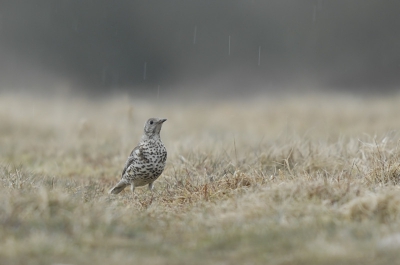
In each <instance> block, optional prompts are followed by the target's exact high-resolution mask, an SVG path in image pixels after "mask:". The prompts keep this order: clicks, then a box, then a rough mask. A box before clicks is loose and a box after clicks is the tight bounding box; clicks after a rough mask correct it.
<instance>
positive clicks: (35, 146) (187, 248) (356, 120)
mask: <svg viewBox="0 0 400 265" xmlns="http://www.w3.org/2000/svg"><path fill="white" fill-rule="evenodd" d="M164 101H165V100H164ZM157 103H159V104H150V103H148V102H146V101H140V100H133V99H130V100H129V99H128V98H127V97H116V98H112V99H107V100H100V101H96V102H94V101H93V102H92V101H88V100H82V99H74V98H69V99H63V100H61V99H53V100H40V99H37V98H28V97H23V96H12V95H6V94H3V95H1V97H0V146H1V149H0V159H1V160H0V165H1V166H0V191H1V192H0V202H1V203H0V224H1V228H0V238H1V240H0V261H1V262H0V263H1V264H57V263H58V264H60V263H63V264H116V263H118V264H131V263H133V262H135V263H136V264H205V263H210V262H213V264H396V263H399V262H400V255H399V254H398V251H397V249H398V248H399V247H400V222H399V221H400V189H399V182H400V151H399V140H400V137H399V131H398V129H399V128H400V119H399V113H400V97H399V96H395V97H391V98H369V99H368V98H365V99H356V98H349V97H340V96H329V97H328V96H315V97H307V96H304V97H298V98H296V99H294V98H287V97H286V98H285V97H283V98H273V99H266V98H261V99H257V100H252V101H250V100H249V101H245V102H240V101H237V102H233V101H232V102H208V103H193V102H192V103H180V102H170V103H165V102H164V103H163V104H161V102H157ZM149 116H160V117H166V118H168V121H167V122H166V124H165V126H164V128H163V131H162V138H163V140H164V143H165V145H166V146H167V149H168V151H169V157H168V161H167V162H168V163H167V167H166V170H165V171H164V174H163V175H162V177H161V178H160V179H159V180H158V181H157V182H156V184H155V191H154V192H153V193H151V192H149V191H148V190H147V188H138V189H136V191H135V193H136V194H135V197H134V198H132V196H131V194H130V192H129V190H128V189H127V191H125V192H123V193H122V194H120V195H117V196H111V195H108V194H107V190H108V189H109V188H110V187H112V185H113V184H115V183H116V181H117V180H118V178H119V176H120V172H121V169H122V165H123V164H124V162H125V159H126V156H127V154H128V153H129V152H130V149H131V148H132V147H134V145H135V144H136V143H137V141H138V139H139V137H140V135H141V132H142V124H143V123H144V121H145V120H146V119H147V118H148V117H149Z"/></svg>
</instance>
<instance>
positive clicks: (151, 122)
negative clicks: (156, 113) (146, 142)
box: [144, 118, 167, 138]
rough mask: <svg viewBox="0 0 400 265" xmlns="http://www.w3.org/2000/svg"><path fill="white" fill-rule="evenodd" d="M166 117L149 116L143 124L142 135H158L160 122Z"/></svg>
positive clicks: (150, 136)
mask: <svg viewBox="0 0 400 265" xmlns="http://www.w3.org/2000/svg"><path fill="white" fill-rule="evenodd" d="M166 120H167V119H159V118H150V119H148V120H147V121H146V123H145V124H144V135H145V136H147V137H149V138H152V137H153V136H154V135H158V136H159V135H160V131H161V127H162V124H163V123H164V122H165V121H166Z"/></svg>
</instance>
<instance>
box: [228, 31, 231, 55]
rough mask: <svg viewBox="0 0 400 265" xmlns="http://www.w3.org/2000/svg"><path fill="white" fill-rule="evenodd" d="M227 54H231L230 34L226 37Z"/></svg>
mask: <svg viewBox="0 0 400 265" xmlns="http://www.w3.org/2000/svg"><path fill="white" fill-rule="evenodd" d="M228 55H231V36H230V35H229V39H228Z"/></svg>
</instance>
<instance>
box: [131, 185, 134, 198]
mask: <svg viewBox="0 0 400 265" xmlns="http://www.w3.org/2000/svg"><path fill="white" fill-rule="evenodd" d="M134 191H135V184H133V183H131V192H132V199H133V198H134V197H133V193H134Z"/></svg>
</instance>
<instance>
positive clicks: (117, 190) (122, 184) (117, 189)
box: [108, 180, 129, 194]
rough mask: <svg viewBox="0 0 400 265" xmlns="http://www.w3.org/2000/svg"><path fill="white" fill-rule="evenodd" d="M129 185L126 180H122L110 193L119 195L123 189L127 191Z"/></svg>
mask: <svg viewBox="0 0 400 265" xmlns="http://www.w3.org/2000/svg"><path fill="white" fill-rule="evenodd" d="M128 185H129V183H126V182H125V181H124V180H121V181H120V182H118V184H117V185H115V186H114V187H113V188H112V189H111V190H109V191H108V193H109V194H118V193H120V192H121V191H122V190H123V189H125V187H126V186H128Z"/></svg>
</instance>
